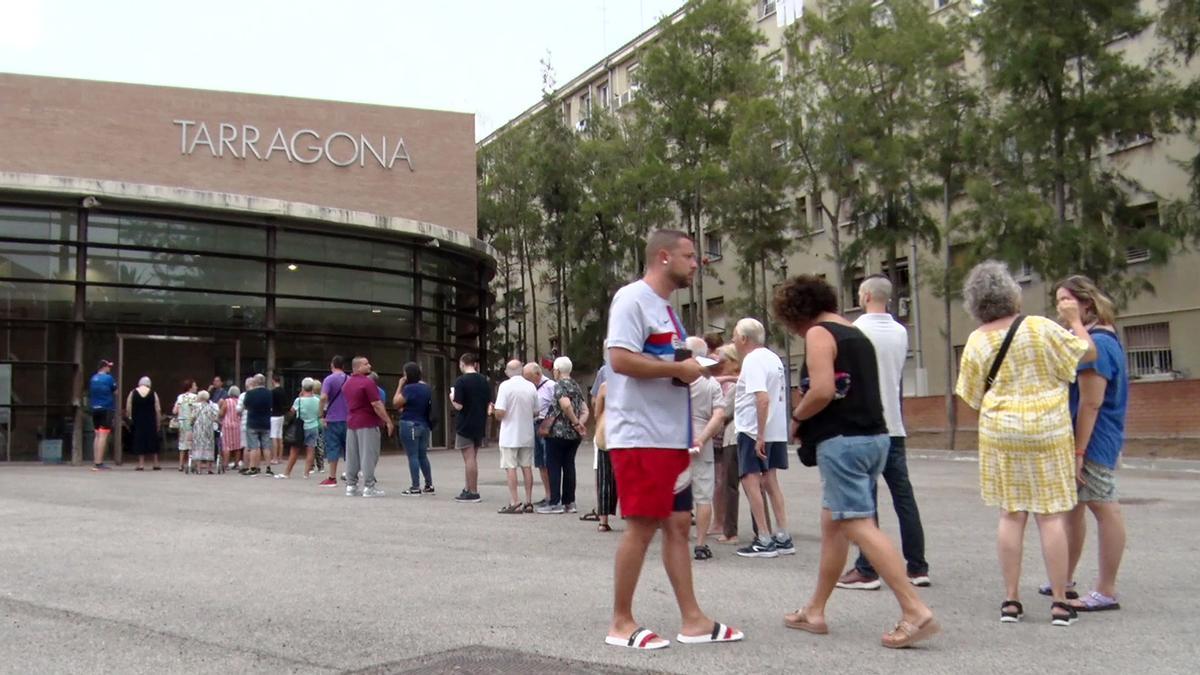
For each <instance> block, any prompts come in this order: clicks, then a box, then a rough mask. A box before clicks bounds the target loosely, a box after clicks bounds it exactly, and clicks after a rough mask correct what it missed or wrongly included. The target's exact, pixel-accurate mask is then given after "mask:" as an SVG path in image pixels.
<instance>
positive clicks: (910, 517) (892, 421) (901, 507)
mask: <svg viewBox="0 0 1200 675" xmlns="http://www.w3.org/2000/svg"><path fill="white" fill-rule="evenodd" d="M891 299H892V282H891V281H889V280H888V278H887V277H884V276H872V277H868V278H867V279H866V280H864V281H863V282H862V284H861V285H860V286H859V287H858V303H859V306H861V307H863V308H865V309H866V313H864V314H863V315H862V316H860V317H858V318H857V319H855V321H854V327H855V328H857V329H859V330H860V331H862V332H863V334H864V335H866V336H867V339H868V340H870V341H871V345H872V346H873V347H875V362H876V363H877V364H878V366H879V398H880V399H881V400H882V401H883V419H884V421H885V422H887V428H888V436H890V437H891V449H890V450H888V456H887V463H886V464H884V466H883V479H884V480H885V481H887V485H888V490H889V491H891V493H892V505H893V506H894V507H895V509H896V519H897V520H898V521H899V523H900V544H901V548H902V549H903V551H904V559H905V560H906V561H907V562H908V580H909V582H910V583H912V585H914V586H929V585H930V582H929V563H927V562H925V530H924V528H922V527H921V512H920V511H919V510H918V509H917V498H916V496H915V495H914V494H913V488H912V483H911V482H910V481H909V479H908V460H907V458H906V455H905V447H904V437H905V433H904V417H903V416H902V415H901V413H900V395H901V394H900V384H901V379H902V378H903V376H904V362H905V360H906V359H907V358H908V330H907V329H906V328H905V327H904V326H902V325H900V323H899V322H898V321H896V320H895V319H893V318H892V315H891V314H888V311H887V306H888V302H889V301H890V300H891ZM876 502H877V503H878V498H877V499H876ZM876 513H878V511H876ZM876 518H878V515H877V516H876ZM837 585H838V588H849V589H854V590H863V591H873V590H876V589H878V588H879V587H880V586H881V583H880V581H879V575H878V574H877V573H876V572H875V568H874V567H872V566H871V563H870V561H868V560H867V558H866V556H864V555H863V554H862V552H861V551H859V554H858V560H857V561H855V563H854V567H852V568H851V569H849V570H847V571H846V573H845V574H843V575H842V577H841V578H840V579H838V582H837Z"/></svg>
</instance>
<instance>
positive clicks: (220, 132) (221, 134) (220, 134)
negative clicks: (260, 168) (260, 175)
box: [217, 122, 244, 159]
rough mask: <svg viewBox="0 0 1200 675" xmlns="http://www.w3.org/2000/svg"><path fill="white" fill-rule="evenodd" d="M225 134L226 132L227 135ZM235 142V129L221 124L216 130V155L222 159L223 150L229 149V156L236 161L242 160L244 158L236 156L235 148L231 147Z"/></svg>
mask: <svg viewBox="0 0 1200 675" xmlns="http://www.w3.org/2000/svg"><path fill="white" fill-rule="evenodd" d="M226 132H228V135H227V133H226ZM236 140H237V127H235V126H233V125H232V124H226V123H225V122H221V126H220V127H219V128H218V129H217V154H218V155H220V156H222V157H224V156H225V148H229V154H231V155H233V156H234V157H237V158H238V159H244V157H242V156H241V155H239V154H238V151H237V148H235V147H233V142H234V141H236Z"/></svg>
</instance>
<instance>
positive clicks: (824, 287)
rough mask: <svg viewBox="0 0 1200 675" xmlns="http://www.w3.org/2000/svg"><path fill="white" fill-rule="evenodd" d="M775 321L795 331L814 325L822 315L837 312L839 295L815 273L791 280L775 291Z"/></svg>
mask: <svg viewBox="0 0 1200 675" xmlns="http://www.w3.org/2000/svg"><path fill="white" fill-rule="evenodd" d="M772 304H773V306H774V309H775V318H776V319H778V320H780V321H782V322H783V323H784V324H786V325H787V326H788V327H789V328H791V329H793V330H796V329H798V328H801V327H804V326H807V325H809V324H810V323H812V321H813V319H815V318H817V317H818V316H820V315H821V314H822V313H823V312H831V313H837V311H838V299H837V293H836V292H835V291H834V290H833V287H832V286H830V285H829V283H828V282H827V281H825V280H824V279H822V278H821V277H818V276H816V275H813V274H801V275H799V276H795V277H792V278H791V279H788V280H787V281H785V282H784V283H783V284H781V285H780V286H779V287H778V288H776V289H775V300H774V302H773V303H772Z"/></svg>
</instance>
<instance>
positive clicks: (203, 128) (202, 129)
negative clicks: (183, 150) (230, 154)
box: [187, 122, 217, 157]
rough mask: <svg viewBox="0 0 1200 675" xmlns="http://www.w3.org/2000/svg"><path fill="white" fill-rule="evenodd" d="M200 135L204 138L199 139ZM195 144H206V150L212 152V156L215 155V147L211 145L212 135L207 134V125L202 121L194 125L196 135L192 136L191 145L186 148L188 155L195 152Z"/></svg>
mask: <svg viewBox="0 0 1200 675" xmlns="http://www.w3.org/2000/svg"><path fill="white" fill-rule="evenodd" d="M202 136H203V137H204V140H200V139H201V137H202ZM197 145H207V146H208V151H209V152H210V153H212V156H213V157H216V156H217V149H216V148H214V147H213V142H212V136H209V135H208V125H207V124H205V123H204V122H201V123H200V124H199V125H198V126H197V127H196V135H195V136H194V137H193V138H192V145H191V147H190V148H188V152H187V154H189V155H190V154H192V153H193V152H195V151H196V146H197Z"/></svg>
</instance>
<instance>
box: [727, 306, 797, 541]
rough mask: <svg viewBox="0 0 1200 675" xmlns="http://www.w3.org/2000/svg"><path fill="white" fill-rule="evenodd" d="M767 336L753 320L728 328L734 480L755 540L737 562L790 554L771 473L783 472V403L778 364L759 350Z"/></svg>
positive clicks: (785, 432)
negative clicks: (770, 518) (770, 519)
mask: <svg viewBox="0 0 1200 675" xmlns="http://www.w3.org/2000/svg"><path fill="white" fill-rule="evenodd" d="M766 340H767V334H766V330H765V329H764V328H763V325H762V324H761V323H759V321H758V320H757V319H749V318H747V319H742V320H741V321H738V322H737V325H736V326H734V328H733V346H734V347H737V350H738V353H739V354H741V355H742V372H741V374H740V375H738V381H737V385H736V386H737V389H736V391H735V393H734V399H733V423H734V429H735V431H736V432H737V449H738V476H739V477H740V478H741V482H742V489H743V490H745V492H746V499H747V500H749V502H750V512H751V514H752V515H753V517H754V522H755V524H756V526H757V531H758V536H757V537H756V538H755V539H754V540H753V541H751V542H750V543H749V544H747V545H746V546H743V547H742V548H739V549H738V550H737V554H738V555H740V556H742V557H743V558H775V557H778V556H779V555H780V554H783V555H791V554H793V553H795V552H796V546H795V544H793V543H792V537H791V536H790V535H788V532H787V510H786V509H785V508H784V504H783V490H781V489H780V487H779V477H778V476H777V475H776V473H775V472H776V471H778V470H780V469H786V468H788V456H787V453H788V449H787V439H788V412H787V410H788V405H787V399H786V398H785V397H786V396H787V384H786V376H785V374H784V372H783V361H780V360H779V357H778V356H776V354H775V352H773V351H771V350H770V349H767V348H766V347H765V346H763V345H764V344H765V343H766ZM763 492H766V494H767V498H768V499H770V500H771V510H772V511H773V512H774V513H775V525H776V526H777V527H778V528H779V529H778V530H777V531H776V532H775V534H774V535H772V534H771V531H770V530H769V529H768V528H767V527H766V522H767V512H766V507H765V504H764V502H763Z"/></svg>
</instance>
